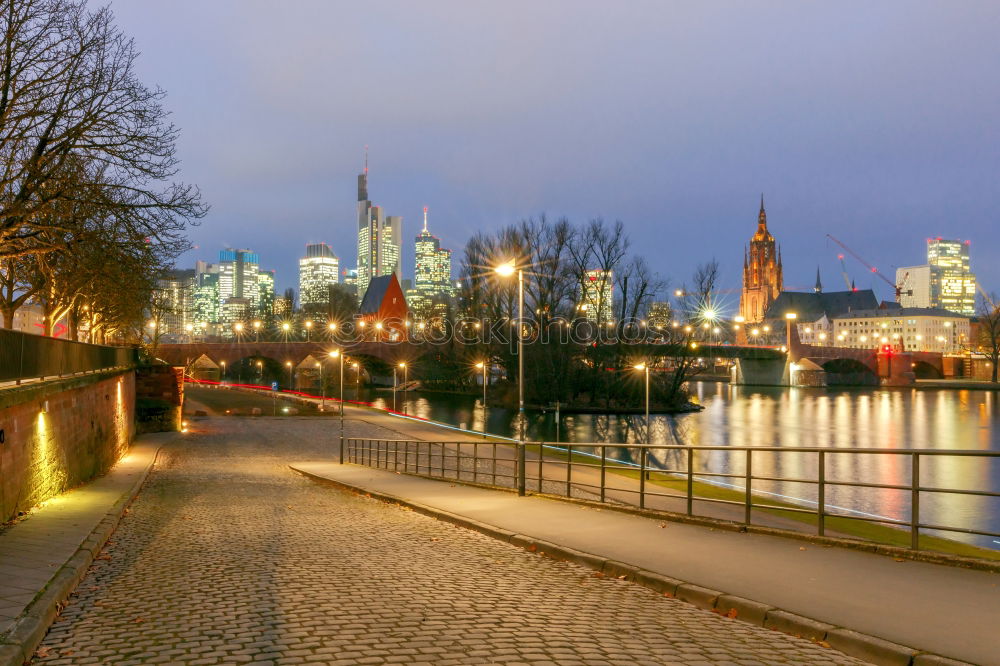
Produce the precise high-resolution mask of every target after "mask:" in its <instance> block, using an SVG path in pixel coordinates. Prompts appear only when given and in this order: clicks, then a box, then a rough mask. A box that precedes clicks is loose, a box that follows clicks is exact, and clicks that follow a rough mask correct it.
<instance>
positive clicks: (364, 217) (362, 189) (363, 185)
mask: <svg viewBox="0 0 1000 666" xmlns="http://www.w3.org/2000/svg"><path fill="white" fill-rule="evenodd" d="M402 236H403V218H402V217H400V216H398V215H391V216H389V217H386V216H385V212H384V211H383V210H382V207H381V206H375V205H374V204H372V202H371V201H370V200H369V199H368V158H367V157H365V170H364V172H363V173H361V174H359V175H358V283H357V284H358V294H359V297H360V298H364V293H365V292H366V291H367V290H368V285H369V284H370V283H371V281H372V278H375V277H378V276H380V275H388V274H389V273H394V274H395V275H396V279H397V280H399V279H401V272H400V245H401V242H402Z"/></svg>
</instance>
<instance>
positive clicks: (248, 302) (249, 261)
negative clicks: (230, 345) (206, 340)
mask: <svg viewBox="0 0 1000 666" xmlns="http://www.w3.org/2000/svg"><path fill="white" fill-rule="evenodd" d="M259 263H260V260H259V259H258V257H257V254H256V253H255V252H251V251H250V250H233V249H226V250H223V251H222V252H220V253H219V323H220V324H221V325H222V329H221V331H220V332H221V333H222V336H223V337H232V336H233V325H234V324H235V323H236V322H238V321H243V320H245V319H248V318H249V317H251V316H253V314H254V312H255V311H256V310H257V307H258V305H259V301H260V285H259V279H260V278H259V274H260V266H259Z"/></svg>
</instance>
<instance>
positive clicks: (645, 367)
mask: <svg viewBox="0 0 1000 666" xmlns="http://www.w3.org/2000/svg"><path fill="white" fill-rule="evenodd" d="M632 368H633V369H635V370H641V371H642V372H643V373H645V375H646V444H649V365H647V364H645V363H639V364H637V365H633V366H632Z"/></svg>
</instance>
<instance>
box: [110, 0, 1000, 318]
mask: <svg viewBox="0 0 1000 666" xmlns="http://www.w3.org/2000/svg"><path fill="white" fill-rule="evenodd" d="M112 7H113V9H114V11H115V13H116V15H117V17H118V21H119V23H120V24H121V25H122V27H123V28H124V29H125V30H126V31H127V32H128V33H130V34H131V35H133V36H134V37H135V39H136V41H137V43H138V46H139V48H140V50H141V51H142V52H143V57H142V59H141V61H140V63H139V69H140V72H141V75H142V76H143V77H144V79H145V80H146V81H147V82H149V83H151V84H157V85H160V86H161V87H163V88H165V89H166V90H167V91H168V99H167V105H168V107H169V108H170V109H171V110H172V111H173V114H174V116H173V117H174V120H175V122H176V123H177V124H178V125H179V126H180V127H181V128H182V131H183V136H182V140H181V143H180V146H179V147H180V156H181V158H182V160H183V174H182V175H183V178H184V179H185V180H188V181H191V182H195V183H197V184H198V185H199V186H200V187H201V188H202V190H203V193H204V195H205V197H206V198H207V200H208V201H209V203H211V205H212V211H211V213H210V214H209V216H208V217H207V218H206V219H205V220H204V222H203V224H202V226H201V227H199V228H197V229H195V230H194V231H193V232H192V239H193V240H194V242H195V243H196V244H197V245H198V246H199V249H198V250H196V251H195V252H192V253H191V254H190V255H188V256H187V257H185V263H191V264H193V261H194V259H196V258H203V259H207V260H214V259H215V258H217V255H218V250H219V249H221V248H222V247H225V246H232V247H250V248H252V249H254V250H256V251H257V252H259V254H260V255H261V265H262V267H263V268H273V269H276V270H277V271H278V286H279V287H281V288H283V287H287V286H293V285H295V283H296V280H297V275H296V271H297V263H296V262H297V258H298V257H299V256H300V255H301V254H302V253H303V250H304V245H305V244H306V243H307V242H317V241H325V242H328V243H330V244H331V245H332V246H333V248H334V251H335V252H336V253H337V254H338V256H339V257H340V258H341V265H342V266H348V267H353V266H354V265H355V264H356V259H357V257H356V255H357V250H356V222H355V209H354V206H355V199H356V196H355V187H356V174H357V173H358V172H359V170H360V169H361V167H362V162H363V153H364V146H365V145H368V146H370V188H369V191H370V194H371V197H372V199H373V200H374V201H375V203H377V204H380V205H383V206H384V207H385V209H386V211H387V212H388V213H389V214H397V215H402V216H404V223H403V224H404V227H403V231H404V239H405V240H406V247H405V248H404V274H405V275H407V276H409V275H411V274H412V270H413V249H412V237H413V236H414V235H415V234H416V233H417V232H418V231H419V229H420V217H421V209H422V207H423V206H425V205H426V206H429V207H430V221H431V224H430V228H431V231H432V232H433V233H435V234H436V235H438V236H439V237H441V239H442V241H443V244H444V246H445V247H450V248H452V249H454V250H456V252H457V253H460V252H459V251H460V249H461V247H462V246H463V244H464V242H465V241H466V239H467V238H468V237H469V236H470V235H471V234H472V233H474V232H475V230H477V229H493V228H496V227H498V226H500V225H503V224H506V223H509V222H512V221H515V220H517V219H519V218H521V217H526V216H532V215H537V214H539V213H541V212H545V213H547V214H548V215H550V216H562V215H565V216H568V217H569V218H570V219H572V220H577V221H585V220H586V219H588V218H592V217H603V218H605V219H608V220H614V219H620V220H622V221H623V222H624V223H625V224H626V227H627V229H628V230H629V232H630V234H631V236H632V239H633V244H634V247H635V249H636V250H637V251H638V252H641V253H642V254H644V255H645V256H646V257H647V259H649V260H650V262H651V263H652V264H653V265H654V266H655V267H656V269H657V270H658V271H659V272H660V273H661V274H663V275H664V276H667V277H670V278H671V279H672V280H673V281H674V282H675V283H676V282H681V281H684V280H686V279H688V278H689V276H690V274H691V272H692V269H693V268H694V266H695V265H696V264H697V263H699V262H703V261H706V260H708V259H711V258H712V257H716V258H718V260H719V261H720V263H721V264H722V269H723V282H724V286H725V287H727V288H733V289H735V288H738V287H739V284H740V279H741V267H742V251H743V245H744V243H745V242H746V241H747V240H748V238H749V236H750V235H751V234H752V233H753V231H754V228H755V225H756V218H757V208H758V200H759V197H760V194H761V192H763V193H764V196H765V200H766V203H767V211H768V220H769V223H770V228H771V231H772V233H773V234H774V235H775V236H776V238H777V239H778V241H779V242H780V243H781V245H782V248H783V252H784V260H785V281H786V285H787V286H788V287H789V288H807V287H809V286H811V285H812V283H813V281H814V279H815V272H816V268H817V266H819V267H820V269H821V271H822V275H823V280H824V283H825V285H826V286H827V287H828V288H829V289H833V288H839V287H842V286H843V279H842V277H841V275H840V272H841V271H840V264H839V262H838V261H837V258H836V255H837V253H838V248H837V247H836V246H835V245H833V244H832V243H830V242H829V241H828V240H827V239H826V234H828V233H831V234H833V235H834V236H837V237H838V238H840V239H841V240H843V241H844V242H845V243H847V244H848V245H850V246H852V247H853V248H854V249H855V250H857V252H858V253H859V254H861V255H862V256H864V257H865V258H866V259H868V260H869V261H871V262H873V263H875V264H876V265H877V266H879V267H880V268H881V269H883V270H884V271H885V272H886V273H887V274H889V275H892V273H893V270H892V269H893V268H894V267H895V266H897V265H909V264H916V263H922V262H923V261H924V260H925V250H926V239H927V238H928V237H931V236H944V237H953V238H962V239H971V241H972V245H971V248H972V265H973V269H974V270H975V271H976V272H977V273H978V274H979V278H980V281H981V282H982V283H983V284H984V285H985V286H986V287H987V288H988V289H991V290H995V291H1000V233H998V231H997V226H998V224H997V223H998V220H1000V77H998V76H997V63H1000V39H998V38H997V35H1000V3H998V2H996V1H995V0H984V1H982V2H976V1H973V0H962V1H961V2H955V1H954V0H945V1H941V2H921V1H917V0H898V1H890V0H880V1H879V2H869V1H868V0H856V1H847V2H836V3H833V2H809V1H805V0H788V1H786V2H764V1H756V2H750V1H746V0H739V1H734V2H723V1H713V2H694V1H691V2H673V1H669V0H656V1H651V2H644V1H641V0H628V1H627V2H607V1H606V0H605V1H590V0H587V1H583V0H565V1H554V0H552V1H538V0H523V1H522V0H515V1H512V0H504V1H503V2H490V3H487V2H468V1H465V0H454V1H452V0H433V1H429V2H412V1H410V0H400V1H398V2H392V1H380V0H365V1H364V2H358V1H352V2H337V1H333V0H308V1H307V0H294V1H289V2H280V3H279V2H274V1H273V0H269V1H263V0H260V1H258V0H211V1H210V2H206V1H205V0H171V1H170V2H162V0H117V1H115V2H114V3H113V5H112ZM848 270H849V272H850V275H851V277H853V278H855V279H856V280H857V283H858V286H861V287H867V286H874V287H876V288H877V289H878V290H879V291H880V294H881V295H882V296H889V295H890V292H889V289H888V287H887V286H886V285H884V283H879V282H878V281H875V280H873V278H872V276H871V275H870V274H867V273H866V271H865V269H864V268H863V267H862V266H861V265H860V264H858V263H848ZM732 299H733V303H734V304H735V302H736V301H737V300H738V296H736V295H733V297H732Z"/></svg>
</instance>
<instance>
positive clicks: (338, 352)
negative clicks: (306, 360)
mask: <svg viewBox="0 0 1000 666" xmlns="http://www.w3.org/2000/svg"><path fill="white" fill-rule="evenodd" d="M330 358H339V359H340V464H341V465H343V464H344V352H343V351H342V350H340V349H334V350H333V351H332V352H330ZM354 367H355V368H357V367H358V364H357V363H355V364H354Z"/></svg>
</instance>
